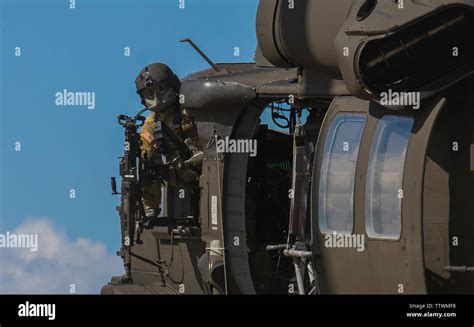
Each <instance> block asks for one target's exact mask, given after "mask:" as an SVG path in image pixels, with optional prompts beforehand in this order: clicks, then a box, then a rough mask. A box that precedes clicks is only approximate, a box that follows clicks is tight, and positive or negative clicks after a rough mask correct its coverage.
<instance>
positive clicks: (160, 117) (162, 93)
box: [135, 63, 203, 217]
mask: <svg viewBox="0 0 474 327" xmlns="http://www.w3.org/2000/svg"><path fill="white" fill-rule="evenodd" d="M135 84H136V87H137V93H138V95H139V96H140V98H141V103H142V104H143V105H144V106H146V107H147V108H148V109H149V110H150V111H151V114H150V115H149V116H148V117H147V119H146V121H145V124H144V125H143V127H142V130H141V133H140V136H141V141H142V145H141V155H142V159H143V160H144V162H145V172H147V174H146V176H147V177H150V178H145V180H144V182H143V189H142V193H143V197H142V199H143V204H144V207H145V214H146V215H147V217H153V216H157V215H158V214H159V213H160V211H161V208H160V202H161V180H160V178H152V176H162V175H163V174H162V171H163V170H162V169H161V168H163V161H162V156H164V157H165V158H166V164H167V165H169V174H168V182H169V183H171V184H172V185H175V186H178V185H180V184H182V183H183V182H184V183H192V182H197V181H198V180H199V169H200V164H201V162H202V158H203V152H202V147H201V144H200V142H199V140H198V135H197V129H196V126H195V125H194V122H193V117H192V115H191V113H190V112H189V110H186V109H185V108H180V105H179V101H178V99H179V88H180V86H181V82H180V80H179V78H178V77H177V76H176V75H175V74H174V73H173V71H172V70H171V69H170V68H169V67H168V66H167V65H164V64H160V63H155V64H151V65H148V66H146V67H145V68H143V69H142V70H141V71H140V74H139V75H138V76H137V78H136V80H135Z"/></svg>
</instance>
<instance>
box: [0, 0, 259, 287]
mask: <svg viewBox="0 0 474 327" xmlns="http://www.w3.org/2000/svg"><path fill="white" fill-rule="evenodd" d="M257 5H258V1H257V0H234V1H232V0H226V1H219V0H185V9H179V0H161V1H160V0H147V1H144V0H140V1H138V0H119V1H117V0H114V1H112V0H110V1H106V0H102V1H91V0H76V9H69V0H57V1H56V0H49V1H43V0H30V1H21V0H15V1H13V0H0V43H1V54H0V56H1V57H0V131H1V132H0V143H1V152H0V180H1V186H0V232H2V233H3V232H4V231H6V230H14V229H16V228H18V226H20V225H21V226H22V228H23V229H24V228H27V227H28V225H26V227H25V224H24V222H25V221H30V220H27V219H46V220H40V222H41V223H37V224H36V225H35V226H43V227H44V228H45V229H47V230H48V231H49V232H51V230H53V231H55V232H57V233H60V234H61V235H63V236H64V238H65V239H66V241H65V242H69V243H70V244H74V242H76V241H77V240H78V239H81V238H87V239H89V240H91V242H100V244H102V245H104V246H105V248H106V251H107V253H108V254H111V255H112V254H113V253H115V251H116V250H117V249H118V248H119V242H120V241H119V240H120V234H119V218H118V216H117V214H116V211H115V206H116V205H118V201H119V198H118V197H114V196H112V195H111V191H110V176H113V175H115V176H117V175H118V160H117V156H118V155H120V153H121V150H122V146H121V144H122V139H123V134H122V133H123V132H122V128H121V127H120V126H119V125H118V124H117V123H116V116H117V115H118V114H120V113H125V114H132V113H135V112H136V111H137V110H138V109H139V108H140V103H139V101H138V97H137V96H136V94H135V89H134V79H135V76H136V75H137V73H138V72H139V70H140V69H141V68H142V67H143V66H144V65H146V64H148V63H152V62H165V63H167V64H168V65H169V66H171V67H172V69H173V70H174V71H175V72H176V73H177V74H178V75H179V76H180V77H184V76H186V75H187V74H189V73H191V72H194V71H197V70H202V69H206V68H207V67H208V66H207V63H206V62H204V61H203V60H202V59H201V58H200V57H199V56H198V55H197V54H196V53H195V52H194V51H193V50H192V48H191V47H190V46H189V45H187V44H183V43H179V42H178V41H179V40H180V39H182V38H185V37H191V38H192V39H193V40H194V41H195V42H196V43H197V44H198V45H199V46H200V47H201V48H202V49H203V50H204V51H205V52H206V53H207V54H208V55H209V57H211V58H212V59H213V60H214V61H216V62H248V61H252V60H253V57H254V51H255V47H256V36H255V13H256V8H257ZM16 47H20V48H21V56H15V48H16ZM125 47H130V49H131V55H130V57H126V56H124V48H125ZM234 47H239V48H240V57H235V56H234ZM64 89H67V90H70V91H89V92H95V93H96V99H95V100H96V106H95V109H93V110H87V109H86V108H85V107H83V106H82V107H81V106H70V107H67V106H64V107H58V106H56V105H55V93H56V92H58V91H59V92H61V91H62V90H64ZM15 142H21V151H15ZM70 189H74V190H75V192H76V198H75V199H70V198H69V190H70ZM40 237H41V236H40ZM40 240H41V238H40ZM68 240H69V241H68ZM81 244H82V243H81ZM40 245H41V244H40ZM82 245H83V244H82ZM82 245H81V246H82ZM0 251H1V249H0ZM0 273H1V272H0ZM0 291H1V289H0Z"/></svg>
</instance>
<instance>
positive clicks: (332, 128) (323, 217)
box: [318, 111, 369, 235]
mask: <svg viewBox="0 0 474 327" xmlns="http://www.w3.org/2000/svg"><path fill="white" fill-rule="evenodd" d="M343 117H345V118H346V119H343ZM351 118H352V119H351ZM354 118H358V119H354ZM368 119H369V118H368V115H367V113H364V112H352V111H339V112H337V113H336V114H335V115H334V116H333V117H332V118H331V122H330V123H329V124H328V129H327V133H326V136H325V137H324V140H323V141H324V144H322V150H323V152H322V156H321V162H320V165H319V169H318V170H319V171H318V175H319V181H318V228H319V232H320V233H321V234H323V235H331V234H343V235H352V234H353V233H354V229H355V223H356V221H355V208H354V202H355V190H356V183H357V178H356V175H357V167H358V162H359V155H360V149H361V144H362V141H363V139H364V132H365V128H366V125H367V121H368ZM337 120H339V121H337ZM351 121H352V122H354V121H357V122H361V123H362V127H361V129H360V134H359V135H358V137H359V143H358V146H357V154H356V157H355V160H354V166H353V174H352V176H351V178H352V191H351V196H350V215H351V223H352V228H351V229H350V230H348V231H337V230H333V229H331V228H329V227H328V226H327V225H328V220H327V214H326V211H327V210H326V209H322V205H321V204H322V203H324V202H326V193H327V192H325V191H324V190H325V188H326V186H327V175H328V172H329V169H328V168H327V166H328V163H329V160H330V158H331V154H332V153H333V152H326V149H328V148H329V149H331V150H332V149H333V147H334V142H335V139H336V137H337V134H338V129H339V127H340V125H341V124H343V123H345V122H351ZM335 123H336V124H337V125H334V124H335ZM326 154H328V155H327V157H326ZM323 176H324V178H323ZM323 181H324V182H323ZM323 184H324V185H323ZM322 199H323V200H322ZM323 210H324V211H323ZM322 213H323V214H322Z"/></svg>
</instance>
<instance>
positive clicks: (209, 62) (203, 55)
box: [179, 38, 221, 72]
mask: <svg viewBox="0 0 474 327" xmlns="http://www.w3.org/2000/svg"><path fill="white" fill-rule="evenodd" d="M179 42H183V43H185V42H187V43H189V44H191V46H192V47H193V48H194V50H196V51H197V53H199V55H200V56H201V57H203V58H204V60H206V61H207V63H208V64H209V65H210V66H211V67H212V69H214V70H215V71H216V72H220V71H221V70H220V69H219V68H218V67H217V66H216V64H215V63H214V62H213V61H212V60H211V59H209V57H208V56H207V55H206V54H205V53H204V52H203V51H202V50H201V49H199V47H198V46H197V45H196V43H194V41H193V40H191V39H190V38H186V39H182V40H180V41H179Z"/></svg>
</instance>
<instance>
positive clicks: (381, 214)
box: [365, 116, 414, 239]
mask: <svg viewBox="0 0 474 327" xmlns="http://www.w3.org/2000/svg"><path fill="white" fill-rule="evenodd" d="M413 122H414V121H413V118H412V117H402V116H384V117H383V118H382V119H381V120H380V121H379V123H378V125H377V129H376V131H375V135H374V138H373V140H372V145H371V148H370V157H369V167H368V172H367V184H366V203H365V217H366V229H367V235H368V236H369V237H373V238H384V239H398V238H399V237H400V234H401V231H402V219H401V216H402V214H401V209H402V198H403V190H402V183H403V172H404V166H405V155H406V151H407V148H408V142H409V140H410V135H411V129H412V127H413Z"/></svg>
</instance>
